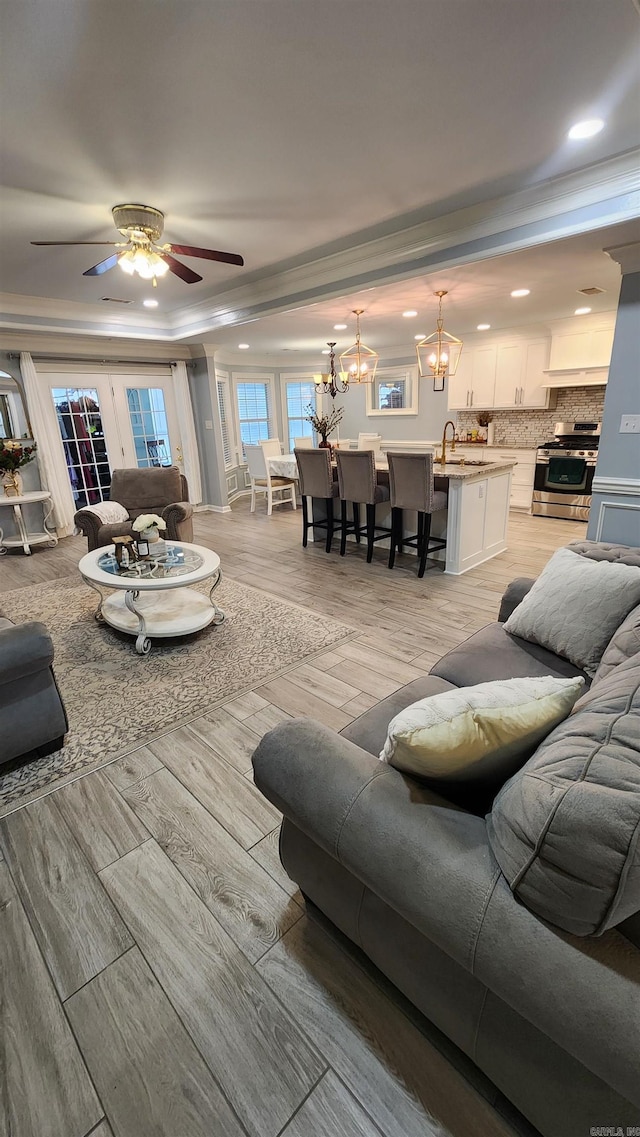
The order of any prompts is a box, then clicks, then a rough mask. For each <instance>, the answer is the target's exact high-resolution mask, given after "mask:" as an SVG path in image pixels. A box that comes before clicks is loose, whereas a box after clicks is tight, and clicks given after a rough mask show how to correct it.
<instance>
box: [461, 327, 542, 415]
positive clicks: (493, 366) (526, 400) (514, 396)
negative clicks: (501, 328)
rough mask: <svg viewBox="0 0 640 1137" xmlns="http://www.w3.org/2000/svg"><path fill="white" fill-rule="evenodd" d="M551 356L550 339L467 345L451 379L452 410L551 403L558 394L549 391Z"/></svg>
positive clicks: (529, 406) (528, 406)
mask: <svg viewBox="0 0 640 1137" xmlns="http://www.w3.org/2000/svg"><path fill="white" fill-rule="evenodd" d="M548 356H549V343H548V340H531V341H527V340H525V339H521V340H514V341H513V342H512V343H508V342H507V343H500V342H499V343H497V344H483V345H482V346H481V347H469V348H464V349H463V351H462V355H461V356H460V362H459V364H458V369H457V371H456V374H455V375H454V376H453V377H450V378H449V380H448V405H449V410H451V411H464V410H471V409H473V410H493V409H496V410H500V409H505V410H508V409H510V408H513V409H516V408H518V407H523V408H525V407H526V408H529V409H531V410H533V409H544V408H546V407H548V406H550V405H551V399H552V398H555V396H552V395H551V394H550V391H549V384H548V378H547V373H546V367H547V364H548ZM543 384H544V385H543Z"/></svg>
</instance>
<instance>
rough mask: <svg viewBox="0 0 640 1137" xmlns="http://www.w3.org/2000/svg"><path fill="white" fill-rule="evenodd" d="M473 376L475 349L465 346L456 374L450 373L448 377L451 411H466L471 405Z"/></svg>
mask: <svg viewBox="0 0 640 1137" xmlns="http://www.w3.org/2000/svg"><path fill="white" fill-rule="evenodd" d="M472 376H473V349H472V350H470V351H465V350H464V348H463V350H462V353H461V355H460V359H459V360H458V366H457V368H456V373H455V375H449V376H448V378H447V388H448V391H447V393H448V407H449V410H450V411H464V410H466V409H467V408H468V407H469V406H470V396H471V382H472Z"/></svg>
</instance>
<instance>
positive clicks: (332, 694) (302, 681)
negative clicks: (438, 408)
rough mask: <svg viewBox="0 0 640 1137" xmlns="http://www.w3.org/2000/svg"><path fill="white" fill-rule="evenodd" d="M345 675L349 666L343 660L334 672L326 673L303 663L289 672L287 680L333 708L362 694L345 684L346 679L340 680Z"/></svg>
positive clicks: (333, 669) (327, 671)
mask: <svg viewBox="0 0 640 1137" xmlns="http://www.w3.org/2000/svg"><path fill="white" fill-rule="evenodd" d="M345 674H348V665H346V664H345V663H344V661H343V660H340V661H339V662H338V663H337V664H333V668H332V670H330V669H327V670H326V671H319V670H318V669H317V668H316V667H312V666H310V665H309V664H306V663H303V664H302V666H301V667H295V668H294V669H293V671H288V672H287V679H288V681H289V682H290V683H295V685H296V687H299V688H300V690H301V691H307V692H309V694H311V695H315V696H316V697H317V698H318V699H323V700H324V702H325V703H329V704H330V705H331V706H332V707H342V706H344V704H345V703H348V702H349V700H350V699H355V698H356V696H358V695H359V694H360V691H359V690H358V688H357V687H352V686H351V684H350V683H345V681H344V678H342V677H340V678H339V676H344V675H345Z"/></svg>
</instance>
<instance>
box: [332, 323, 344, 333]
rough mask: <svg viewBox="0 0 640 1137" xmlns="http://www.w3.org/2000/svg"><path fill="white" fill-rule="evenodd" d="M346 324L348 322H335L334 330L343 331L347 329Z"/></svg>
mask: <svg viewBox="0 0 640 1137" xmlns="http://www.w3.org/2000/svg"><path fill="white" fill-rule="evenodd" d="M346 326H347V325H346V324H334V325H333V330H334V332H343V331H344V330H345V328H346Z"/></svg>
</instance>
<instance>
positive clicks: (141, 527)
mask: <svg viewBox="0 0 640 1137" xmlns="http://www.w3.org/2000/svg"><path fill="white" fill-rule="evenodd" d="M131 528H132V529H133V531H134V533H135V534H136V543H137V546H138V555H139V556H141V557H153V559H154V560H157V559H158V557H163V556H164V555H165V554H166V551H167V546H166V544H165V542H164V541H162V540H161V539H160V533H159V530H160V529H166V528H167V523H166V521H163V519H162V517H158V514H157V513H141V514H140V516H139V517H136V519H135V521H134V522H133V525H132V526H131Z"/></svg>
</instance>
